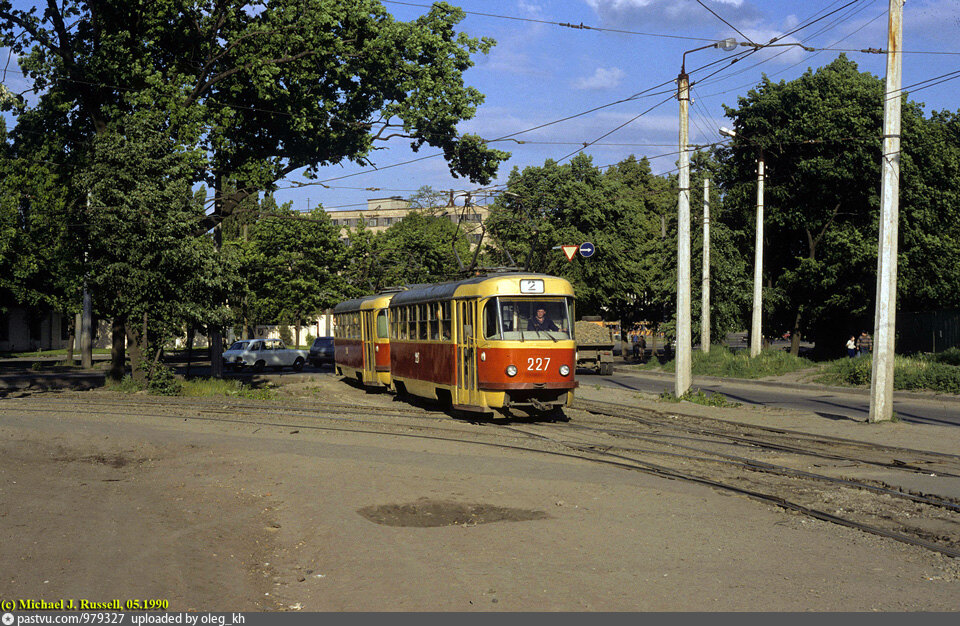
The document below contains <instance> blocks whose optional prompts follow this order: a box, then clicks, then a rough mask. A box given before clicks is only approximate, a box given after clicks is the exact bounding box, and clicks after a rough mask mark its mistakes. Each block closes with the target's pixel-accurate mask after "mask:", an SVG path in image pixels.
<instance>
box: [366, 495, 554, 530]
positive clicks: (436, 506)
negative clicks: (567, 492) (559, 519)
mask: <svg viewBox="0 0 960 626" xmlns="http://www.w3.org/2000/svg"><path fill="white" fill-rule="evenodd" d="M357 513H359V514H360V515H362V516H363V517H365V518H367V519H368V520H370V521H371V522H373V523H374V524H380V525H382V526H406V527H412V528H436V527H438V526H476V525H477V524H490V523H493V522H529V521H531V520H539V519H550V516H549V515H547V514H546V513H545V512H544V511H536V510H532V509H514V508H508V507H502V506H493V505H489V504H463V503H460V502H447V501H443V500H427V499H420V500H417V501H416V502H412V503H410V504H383V505H380V506H368V507H364V508H362V509H359V510H358V511H357Z"/></svg>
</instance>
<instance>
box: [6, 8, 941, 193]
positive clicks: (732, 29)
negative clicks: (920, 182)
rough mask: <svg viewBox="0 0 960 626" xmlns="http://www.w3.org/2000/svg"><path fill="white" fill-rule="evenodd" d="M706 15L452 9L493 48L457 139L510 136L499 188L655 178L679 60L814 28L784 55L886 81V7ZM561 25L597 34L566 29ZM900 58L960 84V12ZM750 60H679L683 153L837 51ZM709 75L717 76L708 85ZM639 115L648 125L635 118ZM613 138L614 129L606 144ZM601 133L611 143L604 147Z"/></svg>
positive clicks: (933, 13)
mask: <svg viewBox="0 0 960 626" xmlns="http://www.w3.org/2000/svg"><path fill="white" fill-rule="evenodd" d="M383 2H384V5H385V6H386V8H387V10H388V11H390V12H391V13H392V14H393V15H394V16H395V17H396V18H397V19H402V20H408V19H413V18H415V17H416V16H417V15H420V14H422V13H424V12H425V11H426V10H427V8H426V5H427V4H428V3H427V2H425V1H424V0H409V1H406V0H405V1H404V2H399V1H390V0H383ZM702 3H703V4H705V5H706V6H707V7H709V9H712V11H713V12H715V13H716V14H717V15H718V16H719V17H717V16H715V15H713V14H712V13H711V11H710V10H708V9H707V8H705V7H704V6H702V5H701V4H700V3H699V2H698V1H697V0H554V1H547V0H460V1H459V2H456V1H454V2H452V4H455V5H458V6H460V7H462V8H463V9H464V10H465V11H467V12H468V15H467V16H466V19H464V20H463V21H462V22H461V24H460V29H461V30H463V31H465V32H467V33H469V34H470V35H473V36H481V35H482V36H488V37H492V38H494V39H495V40H496V41H497V45H496V46H495V47H494V49H493V50H492V51H491V52H490V54H488V55H477V56H476V58H475V60H476V65H475V66H474V67H473V68H471V69H470V70H469V71H468V72H467V73H466V77H465V78H466V82H467V84H469V85H472V86H474V87H476V88H477V89H479V90H480V91H481V92H482V93H483V94H485V96H486V100H485V102H484V104H482V105H481V106H480V107H479V109H478V112H477V115H476V117H475V118H474V119H472V120H469V121H465V122H463V123H462V124H461V126H460V129H461V131H463V132H470V133H475V134H478V135H480V136H482V137H484V138H488V139H497V138H500V137H504V136H506V135H512V140H506V141H501V142H498V143H496V144H494V145H496V146H498V147H500V148H501V149H503V150H507V151H509V152H511V153H512V157H511V158H510V159H509V160H508V161H507V162H506V163H504V164H503V165H501V167H500V171H499V175H498V178H497V180H496V181H495V183H505V182H506V180H507V176H508V174H509V172H510V170H511V169H512V168H513V167H519V168H521V169H522V168H524V167H527V166H531V165H542V164H543V162H544V161H545V160H546V159H548V158H551V159H554V160H561V159H563V160H569V158H570V156H572V155H573V154H575V153H576V151H577V150H578V149H581V148H583V143H584V142H596V143H594V144H593V145H590V146H589V147H587V148H584V149H583V150H584V152H586V153H587V154H589V155H590V156H591V157H592V158H593V162H594V164H596V165H599V166H603V165H610V164H613V163H616V162H617V161H619V160H621V159H623V158H625V157H626V156H628V155H630V154H635V155H637V156H641V155H646V156H648V157H650V158H651V163H652V164H653V166H654V170H655V171H657V172H667V171H672V170H674V169H675V162H676V145H677V133H678V119H677V118H678V114H677V102H676V99H675V97H672V95H671V94H672V91H673V90H674V89H675V86H674V84H673V82H672V81H674V80H675V79H676V77H677V74H678V72H679V70H680V61H681V57H682V55H683V53H684V51H687V50H691V49H693V48H697V47H700V46H704V45H708V44H710V43H711V42H713V41H717V40H720V39H724V38H727V37H734V38H736V39H737V40H738V41H743V40H744V39H745V37H746V38H749V39H751V40H753V41H755V42H757V43H766V42H768V41H770V39H771V38H773V37H776V36H781V35H783V34H785V33H789V32H791V31H793V30H795V29H797V28H798V27H801V26H804V25H806V24H808V23H809V22H811V21H813V20H817V19H818V18H822V19H819V21H816V22H815V23H813V24H811V25H809V26H806V27H804V28H801V29H800V30H797V31H796V32H795V33H793V34H792V35H789V36H787V37H785V38H783V39H781V40H780V41H779V43H788V42H798V43H803V44H804V45H806V46H812V47H815V48H834V49H848V50H853V51H852V52H848V53H847V54H848V56H850V58H852V59H853V60H854V61H856V62H857V64H858V65H859V66H860V69H861V70H863V71H868V72H871V73H873V74H875V75H876V76H879V77H881V78H882V77H883V76H884V73H885V55H878V54H866V53H861V52H857V51H858V50H861V49H864V48H880V49H885V48H886V43H887V39H886V30H887V12H888V0H763V1H760V0H755V1H750V0H702ZM16 4H22V3H21V2H17V3H16ZM481 14H483V15H481ZM828 14H829V15H828ZM724 21H725V22H727V23H729V25H728V24H726V23H724ZM558 23H566V24H576V25H580V24H583V25H585V26H591V27H594V28H592V29H586V28H584V29H574V28H569V27H563V26H559V25H558ZM598 29H604V30H598ZM617 31H619V32H617ZM627 31H629V32H627ZM737 31H739V33H738V32H737ZM904 50H905V51H906V53H905V54H904V55H903V85H904V86H908V85H912V84H914V83H919V82H920V81H925V80H927V79H932V78H935V77H940V76H943V75H945V74H948V73H950V72H956V71H958V70H960V1H958V0H910V1H909V2H907V4H906V6H905V9H904ZM745 51H747V49H746V48H742V47H741V48H738V49H737V50H735V51H733V52H723V51H721V50H719V49H714V48H710V49H705V50H699V51H696V52H691V53H690V54H688V55H687V70H688V71H690V70H694V69H695V68H698V67H700V66H702V65H705V64H707V63H711V62H714V61H718V63H717V64H715V65H713V66H711V67H710V68H707V69H704V70H700V71H692V72H691V81H693V83H694V87H693V93H692V95H693V98H694V104H693V106H692V108H691V122H690V138H691V142H692V143H702V144H706V143H711V142H715V141H718V140H719V139H720V137H719V135H718V134H717V128H718V127H719V126H721V125H724V124H729V123H728V122H727V121H726V120H725V119H724V118H723V106H722V105H724V104H726V105H730V106H735V105H736V101H737V96H739V95H744V94H745V93H746V92H747V91H748V90H749V89H750V88H751V87H753V86H754V85H756V84H757V82H758V81H759V80H760V78H761V76H762V74H763V73H766V74H767V75H768V76H769V77H770V78H771V79H774V80H781V79H784V80H791V79H793V78H796V77H797V76H799V75H800V74H801V73H802V72H803V71H805V70H806V69H807V68H810V67H812V68H817V67H820V66H822V65H825V64H827V63H830V62H831V61H832V60H833V59H835V58H836V57H837V55H839V54H840V51H838V50H822V51H817V52H807V51H804V50H802V49H801V48H799V47H796V46H793V47H781V48H775V49H767V50H763V51H760V52H757V53H755V54H752V55H751V56H749V57H747V58H744V59H743V60H742V61H739V62H737V63H735V64H732V65H730V60H731V59H733V58H734V56H735V55H736V54H737V53H742V52H745ZM4 52H6V51H4ZM4 56H6V54H4ZM11 67H12V64H11ZM715 70H722V71H720V72H718V73H717V74H716V75H714V76H711V77H707V75H708V74H710V73H711V72H713V71H715ZM19 78H20V77H19V76H18V75H16V74H8V75H7V77H6V79H5V82H6V84H7V85H8V86H9V87H10V88H11V89H12V90H15V88H16V87H17V83H18V80H17V79H19ZM948 78H949V77H948ZM21 80H22V79H21ZM698 81H702V82H698ZM21 84H22V83H21ZM658 85H659V87H657V86H658ZM921 86H924V87H926V88H924V89H922V90H919V91H915V90H914V91H915V93H914V94H912V95H911V97H912V98H913V99H915V100H919V101H921V102H924V103H926V109H927V111H928V112H929V111H930V110H935V109H937V110H939V109H949V110H957V109H958V108H960V106H958V103H957V97H956V94H957V93H958V92H960V79H957V80H947V81H946V82H943V83H942V84H935V85H932V86H926V85H921ZM651 88H652V91H650V93H649V94H647V95H644V96H642V97H639V98H635V99H631V100H627V101H626V102H620V103H618V104H613V105H611V106H607V107H604V108H601V109H599V110H597V111H595V112H593V113H589V114H587V115H581V116H578V117H575V118H573V119H570V120H568V121H565V122H562V123H556V124H551V125H548V126H544V127H542V128H539V129H537V130H532V131H529V132H520V131H525V130H527V129H531V128H534V127H537V126H540V125H543V124H547V123H549V122H554V121H556V120H559V119H561V118H564V117H567V116H571V115H575V114H579V113H583V112H585V111H588V110H590V109H593V108H595V107H600V106H602V105H608V104H611V103H614V102H617V101H620V100H624V99H627V98H629V97H630V96H632V95H634V94H637V93H640V92H645V91H647V90H651ZM648 109H649V112H646V113H644V112H645V111H647V110H648ZM641 114H642V115H641ZM638 116H639V117H638ZM631 120H632V121H631ZM8 123H9V122H8ZM621 125H622V128H620V129H619V130H616V131H615V132H612V133H611V131H613V130H614V129H616V128H617V127H620V126H621ZM515 133H520V134H515ZM606 133H610V134H609V135H607V136H606V137H604V138H603V139H600V137H602V136H604V135H605V134H606ZM514 140H520V141H524V142H526V143H522V144H520V143H516V141H514ZM598 140H599V141H598ZM385 147H386V148H387V149H384V150H380V151H378V152H376V153H375V155H374V156H373V160H374V162H375V164H376V165H377V167H378V168H384V167H385V166H392V165H395V164H401V163H404V162H406V161H409V160H411V159H416V158H419V157H423V156H427V155H432V154H435V153H436V152H438V151H437V150H434V149H431V148H429V147H424V148H422V149H421V151H420V152H419V153H416V154H415V153H413V152H412V151H410V149H409V148H408V147H407V146H406V144H405V143H404V142H403V141H402V140H392V141H391V142H389V143H387V144H385ZM671 153H672V154H671ZM568 155H569V156H568ZM658 155H665V156H658ZM298 180H302V179H299V178H298V177H296V176H294V177H291V178H290V179H288V180H287V181H282V182H281V183H280V187H281V189H279V190H278V191H277V192H276V197H277V199H278V200H279V201H281V202H284V201H287V200H290V201H292V202H293V206H294V208H296V209H303V210H305V209H307V208H308V206H309V207H311V208H312V207H316V206H317V204H318V203H322V204H323V206H324V207H325V208H327V209H328V210H336V209H340V208H342V209H349V208H362V207H365V206H366V200H367V199H368V198H374V197H384V196H393V195H399V196H409V195H410V194H411V193H413V192H414V191H416V190H417V189H418V188H419V187H421V186H423V185H430V186H431V187H433V188H434V189H443V190H449V189H454V190H458V191H465V190H474V189H477V185H473V184H471V183H470V182H469V181H468V180H466V179H455V178H452V177H451V176H450V175H449V173H448V170H447V167H446V164H445V163H444V161H443V159H442V158H439V157H435V158H430V159H425V160H421V161H417V162H414V163H410V164H406V165H398V166H396V167H390V168H388V169H382V170H380V171H378V170H374V169H373V168H369V167H365V168H364V167H359V166H356V165H353V164H350V163H344V164H343V165H338V166H332V167H327V168H323V169H322V170H321V171H320V175H319V180H320V181H322V182H324V184H325V185H327V187H323V186H320V185H310V186H304V187H298V186H296V184H295V182H296V181H298ZM304 182H306V181H304Z"/></svg>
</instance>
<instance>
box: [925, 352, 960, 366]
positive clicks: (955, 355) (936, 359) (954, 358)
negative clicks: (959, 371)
mask: <svg viewBox="0 0 960 626" xmlns="http://www.w3.org/2000/svg"><path fill="white" fill-rule="evenodd" d="M916 358H917V359H921V360H924V361H931V362H933V363H945V364H946V365H955V366H957V367H960V348H948V349H947V350H944V351H943V352H937V353H936V354H918V355H916Z"/></svg>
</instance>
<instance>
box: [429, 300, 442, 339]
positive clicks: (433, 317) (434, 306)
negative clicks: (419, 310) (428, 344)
mask: <svg viewBox="0 0 960 626" xmlns="http://www.w3.org/2000/svg"><path fill="white" fill-rule="evenodd" d="M427 309H428V310H429V314H430V341H440V304H439V303H437V302H431V303H430V304H428V305H427Z"/></svg>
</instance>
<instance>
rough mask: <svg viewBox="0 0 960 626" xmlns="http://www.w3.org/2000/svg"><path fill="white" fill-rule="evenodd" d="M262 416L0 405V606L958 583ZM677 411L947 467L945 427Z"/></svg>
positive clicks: (311, 408) (941, 591)
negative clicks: (854, 441)
mask: <svg viewBox="0 0 960 626" xmlns="http://www.w3.org/2000/svg"><path fill="white" fill-rule="evenodd" d="M611 393H614V392H611V391H610V390H606V389H605V390H602V391H600V390H594V389H591V388H589V387H588V388H585V389H582V390H581V394H580V395H581V397H590V396H593V397H597V398H599V397H600V396H601V395H602V396H603V399H606V400H610V399H611ZM282 395H283V399H280V400H277V401H275V402H264V403H260V404H259V405H258V404H256V403H250V402H246V403H241V402H237V401H234V400H227V399H224V400H222V401H220V400H217V401H206V402H203V403H200V402H193V403H191V402H189V401H182V400H177V399H175V400H171V401H164V400H158V399H156V398H151V397H144V396H123V395H119V394H112V393H107V392H100V391H90V392H79V393H64V394H46V393H41V394H35V395H27V396H24V397H20V398H11V399H6V400H2V401H0V536H2V537H3V538H4V540H3V550H2V551H0V572H2V579H0V599H8V598H13V599H16V598H27V597H30V598H43V599H47V600H55V599H58V598H74V599H79V598H86V599H89V600H94V601H105V600H110V599H114V598H118V599H120V600H123V601H125V600H128V599H132V598H139V599H151V598H159V599H166V600H168V601H169V602H170V608H171V610H188V609H197V610H201V609H202V610H304V611H357V610H398V611H407V610H420V611H423V610H436V611H447V610H458V611H462V610H483V611H487V610H496V611H528V610H544V611H555V610H556V611H574V610H585V611H601V610H603V611H624V610H626V611H687V610H698V611H704V610H706V611H725V610H738V611H742V610H750V611H768V610H791V611H805V610H817V611H839V610H842V611H860V610H863V611H869V610H881V611H903V610H906V611H919V610H924V611H954V610H956V609H957V607H960V567H958V563H957V562H956V560H955V559H952V558H949V557H944V556H942V555H938V554H935V553H932V552H930V551H927V550H924V549H922V548H917V547H913V546H909V545H904V544H902V543H898V542H895V541H892V540H889V539H885V538H882V537H877V536H874V535H869V534H866V533H863V532H860V531H857V530H853V529H850V528H844V527H841V526H837V525H835V524H830V523H827V522H822V521H818V520H815V519H810V518H808V517H805V516H802V515H798V514H796V513H791V512H788V511H784V510H783V509H781V508H777V507H774V506H770V505H767V504H763V503H760V502H756V501H754V500H751V499H747V498H743V497H737V496H729V495H723V494H722V493H720V492H718V491H716V490H713V489H711V488H708V487H705V486H702V485H695V484H689V483H685V482H681V481H677V480H666V479H663V478H657V477H654V476H650V475H648V474H643V473H639V472H635V471H628V470H624V469H618V468H614V467H609V466H601V465H597V464H594V463H590V462H587V461H584V460H580V459H575V458H564V457H559V456H555V455H554V456H548V455H545V454H541V453H537V452H531V451H525V450H519V449H510V448H507V447H503V446H501V445H495V444H496V443H497V442H498V441H499V442H501V443H503V444H509V443H510V441H512V440H511V439H510V438H509V436H508V433H504V434H502V435H501V433H500V432H499V431H497V428H498V427H497V426H495V425H491V424H472V423H469V422H464V421H458V420H452V419H450V418H448V417H443V416H442V414H440V413H437V412H432V411H429V410H427V411H424V410H420V409H410V408H409V407H408V406H406V405H400V404H399V403H396V402H394V400H393V398H392V396H389V395H386V394H365V393H363V392H362V391H360V390H357V389H354V388H352V387H349V386H346V385H345V384H343V383H341V382H339V381H338V380H337V379H335V378H334V377H333V376H329V375H318V376H316V377H315V379H314V380H313V381H311V382H308V383H303V384H298V385H291V386H290V387H289V388H284V393H283V394H282ZM618 399H619V400H621V401H624V402H631V403H634V404H637V405H641V404H643V403H645V402H647V401H646V400H643V399H641V398H640V397H639V396H637V395H636V394H628V393H626V392H623V395H622V396H620V397H619V398H618ZM333 403H342V404H336V405H334V404H333ZM350 405H360V406H361V407H362V408H360V409H359V410H357V409H355V408H351V406H350ZM658 406H659V408H660V409H661V410H662V409H663V408H664V407H663V405H662V404H661V405H658ZM320 407H327V408H326V409H324V410H323V411H324V417H323V418H322V419H321V418H320V417H317V416H315V415H313V414H312V413H314V412H315V413H318V414H319V413H320V412H321V411H320ZM331 407H333V408H334V409H336V410H334V411H332V412H331ZM676 408H677V410H682V411H687V412H690V413H697V412H709V413H710V414H712V415H719V416H720V417H722V418H724V419H737V420H739V421H744V422H757V423H766V424H770V423H773V424H776V425H778V426H781V427H793V428H808V429H811V430H823V431H824V432H828V433H829V434H833V435H835V436H848V437H849V436H854V437H856V438H858V439H862V440H877V441H882V442H883V443H887V444H889V445H906V444H910V445H909V447H914V448H922V449H927V450H938V451H947V452H954V453H955V452H956V451H957V450H960V446H958V445H957V444H958V443H960V433H958V432H956V431H957V429H955V428H950V427H938V426H916V425H905V424H893V425H889V426H883V427H875V426H873V427H871V426H866V425H864V424H860V423H856V422H853V421H847V422H844V421H831V420H824V419H822V418H817V417H815V416H813V415H812V414H802V413H799V412H787V411H769V410H767V411H755V410H754V411H747V410H743V409H724V410H718V409H707V408H705V407H699V406H686V405H685V406H684V407H679V406H678V405H676ZM568 415H569V417H570V418H571V420H572V421H571V423H577V422H578V420H580V421H581V422H582V421H583V420H585V419H586V417H585V414H581V413H580V412H578V411H570V412H568ZM398 424H399V425H398ZM537 428H547V429H548V428H549V425H537ZM494 431H496V432H494ZM457 439H464V440H463V441H457ZM851 471H862V470H860V469H858V468H851ZM953 486H954V485H953V483H947V490H950V489H952V488H953Z"/></svg>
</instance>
